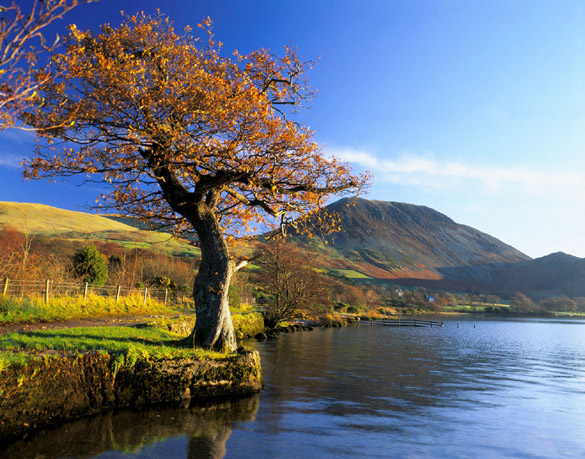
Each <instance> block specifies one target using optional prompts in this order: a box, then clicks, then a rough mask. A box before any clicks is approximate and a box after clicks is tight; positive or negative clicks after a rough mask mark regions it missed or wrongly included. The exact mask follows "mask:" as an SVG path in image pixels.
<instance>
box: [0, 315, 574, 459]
mask: <svg viewBox="0 0 585 459" xmlns="http://www.w3.org/2000/svg"><path fill="white" fill-rule="evenodd" d="M584 325H585V322H583V321H568V320H537V319H536V320H535V319H530V320H510V319H508V320H494V319H480V318H477V317H473V318H468V319H463V318H458V319H454V320H451V321H448V322H446V324H445V328H433V329H419V328H416V329H415V328H395V327H381V326H373V327H370V326H359V327H349V328H346V329H335V330H331V329H330V330H315V331H313V332H304V333H294V334H286V335H281V336H280V338H279V339H277V340H274V341H267V342H262V343H256V342H253V343H250V344H249V345H250V346H252V347H255V348H257V349H258V350H259V351H260V354H261V359H262V367H263V372H264V379H265V383H266V388H265V390H264V391H263V393H262V394H261V395H260V397H255V398H252V399H246V400H241V401H236V402H232V403H227V404H223V405H219V406H209V407H206V408H189V409H176V410H151V411H148V412H145V413H128V412H121V413H118V414H108V415H103V416H100V417H96V418H92V419H85V420H82V421H78V422H77V423H71V424H68V425H67V426H64V427H63V428H60V429H55V430H51V431H47V432H43V433H41V434H39V435H37V436H36V437H35V438H33V439H31V440H30V441H21V442H19V443H18V444H16V445H13V446H11V447H10V448H11V449H9V450H6V451H1V450H0V457H15V458H25V457H26V458H28V457H47V458H56V457H99V458H100V459H106V458H108V459H109V458H129V457H132V458H154V457H161V458H163V457H164V458H166V457H188V458H191V457H203V458H204V457H213V458H218V457H226V458H231V457H236V458H245V457H250V458H254V459H256V458H272V457H327V456H330V457H344V456H347V457H440V458H443V457H525V456H530V457H561V456H567V455H568V456H577V457H582V456H585V438H583V436H582V432H583V431H585V384H584V382H585V327H584Z"/></svg>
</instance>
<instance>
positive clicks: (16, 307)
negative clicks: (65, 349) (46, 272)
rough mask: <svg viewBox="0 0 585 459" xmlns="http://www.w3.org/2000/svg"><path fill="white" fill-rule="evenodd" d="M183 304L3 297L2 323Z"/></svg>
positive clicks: (170, 310) (163, 310)
mask: <svg viewBox="0 0 585 459" xmlns="http://www.w3.org/2000/svg"><path fill="white" fill-rule="evenodd" d="M182 310H183V309H182V308H180V307H177V306H175V307H170V306H167V305H164V304H163V303H160V302H158V301H154V300H148V301H147V302H146V303H145V302H144V299H143V298H142V297H141V296H128V297H121V298H120V300H119V301H116V299H115V298H106V297H101V296H98V295H89V296H88V298H87V301H86V302H84V301H83V298H82V297H60V298H54V299H51V300H50V301H49V302H48V303H46V304H45V302H44V300H43V299H41V298H34V297H33V298H22V299H19V298H14V297H0V325H7V324H15V323H34V322H54V321H59V320H70V319H88V318H96V317H119V316H128V315H143V314H176V313H177V312H178V311H182Z"/></svg>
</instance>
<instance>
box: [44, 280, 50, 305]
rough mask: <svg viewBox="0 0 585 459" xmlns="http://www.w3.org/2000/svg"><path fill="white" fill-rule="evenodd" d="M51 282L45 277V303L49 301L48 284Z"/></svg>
mask: <svg viewBox="0 0 585 459" xmlns="http://www.w3.org/2000/svg"><path fill="white" fill-rule="evenodd" d="M50 284H51V281H50V280H49V279H47V285H46V286H45V304H47V303H48V302H49V285H50Z"/></svg>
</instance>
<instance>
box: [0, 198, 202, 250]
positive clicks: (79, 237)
mask: <svg viewBox="0 0 585 459" xmlns="http://www.w3.org/2000/svg"><path fill="white" fill-rule="evenodd" d="M6 224H9V225H11V226H13V227H15V228H16V229H18V230H19V231H21V232H25V233H26V232H27V233H30V234H38V235H42V236H55V237H63V238H66V239H71V240H76V241H87V240H100V241H104V242H115V243H117V244H120V245H122V246H124V247H127V248H140V247H145V248H149V249H155V250H160V251H161V252H164V253H168V254H172V255H183V256H198V255H199V250H198V249H197V248H196V247H194V246H193V244H192V243H190V242H188V241H185V240H182V239H178V238H174V237H171V236H170V235H169V234H165V233H157V232H155V231H144V230H140V229H138V228H136V227H134V226H130V225H127V224H125V223H122V222H119V221H116V220H114V219H110V218H107V217H105V216H103V217H102V216H100V215H95V214H89V213H85V212H75V211H71V210H64V209H58V208H56V207H51V206H47V205H44V204H31V203H19V202H0V226H3V225H6Z"/></svg>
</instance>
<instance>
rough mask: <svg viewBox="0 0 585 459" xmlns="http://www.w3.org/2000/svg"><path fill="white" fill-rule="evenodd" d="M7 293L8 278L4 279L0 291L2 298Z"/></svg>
mask: <svg viewBox="0 0 585 459" xmlns="http://www.w3.org/2000/svg"><path fill="white" fill-rule="evenodd" d="M7 291H8V278H6V279H4V288H3V289H2V296H6V292H7Z"/></svg>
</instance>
